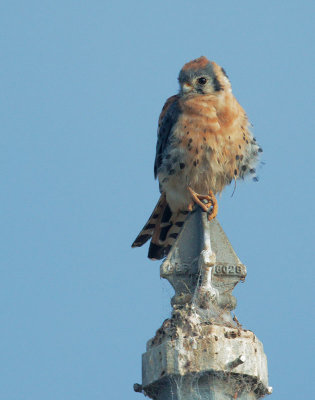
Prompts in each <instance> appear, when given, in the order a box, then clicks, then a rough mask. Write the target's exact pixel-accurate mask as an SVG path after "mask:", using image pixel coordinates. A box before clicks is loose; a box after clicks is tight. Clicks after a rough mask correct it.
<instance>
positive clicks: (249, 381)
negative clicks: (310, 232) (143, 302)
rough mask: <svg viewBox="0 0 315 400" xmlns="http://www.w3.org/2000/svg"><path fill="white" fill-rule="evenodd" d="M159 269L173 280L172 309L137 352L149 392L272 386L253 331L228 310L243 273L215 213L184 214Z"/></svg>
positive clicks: (244, 390) (187, 398) (255, 394)
mask: <svg viewBox="0 0 315 400" xmlns="http://www.w3.org/2000/svg"><path fill="white" fill-rule="evenodd" d="M161 277H163V278H165V279H167V280H168V281H169V282H170V283H171V285H172V286H173V287H174V290H175V295H174V297H173V298H172V300H171V304H172V306H173V312H172V316H171V318H169V319H167V320H165V321H164V322H163V324H162V326H161V328H160V329H158V330H157V332H156V335H155V337H154V338H152V339H150V340H149V341H148V343H147V351H146V353H144V354H143V358H142V385H139V384H136V385H135V390H136V391H139V392H141V391H142V392H144V393H145V394H146V395H147V396H149V397H150V398H152V399H156V400H168V399H172V400H197V399H200V400H208V399H209V400H210V399H211V400H227V399H229V400H230V399H241V400H249V399H251V400H252V399H258V398H260V397H263V396H264V395H266V394H270V393H271V392H272V389H271V387H269V386H268V371H267V359H266V356H265V354H264V351H263V346H262V343H261V342H260V341H259V340H258V339H257V337H256V336H255V334H254V333H253V332H251V331H249V330H245V329H243V328H242V326H241V325H240V323H239V322H238V321H237V319H236V318H235V317H234V318H232V316H231V310H233V309H234V308H235V307H236V299H235V297H234V296H233V295H232V290H233V288H234V287H235V286H236V285H237V283H238V282H239V281H240V280H244V279H245V277H246V267H245V265H243V264H242V263H241V261H240V260H239V258H238V257H237V255H236V254H235V252H234V250H233V248H232V246H231V244H230V242H229V240H228V239H227V237H226V235H225V233H224V232H223V230H222V228H221V226H220V224H219V223H218V221H217V220H213V221H211V222H208V220H207V216H206V214H205V213H204V212H202V211H201V210H200V209H199V208H197V209H196V210H195V211H194V212H193V213H191V214H190V216H189V217H188V219H187V222H186V223H185V225H184V226H183V229H182V231H181V233H180V235H179V237H178V239H177V241H176V243H175V244H174V246H173V248H172V250H171V252H170V253H169V255H168V257H167V258H166V259H165V261H164V262H163V264H162V265H161Z"/></svg>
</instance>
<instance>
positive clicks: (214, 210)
mask: <svg viewBox="0 0 315 400" xmlns="http://www.w3.org/2000/svg"><path fill="white" fill-rule="evenodd" d="M209 196H210V198H211V200H210V201H211V205H212V209H211V211H210V212H209V211H208V221H211V220H212V219H214V218H215V217H216V216H217V214H218V202H217V199H216V197H215V195H214V193H213V191H212V190H209Z"/></svg>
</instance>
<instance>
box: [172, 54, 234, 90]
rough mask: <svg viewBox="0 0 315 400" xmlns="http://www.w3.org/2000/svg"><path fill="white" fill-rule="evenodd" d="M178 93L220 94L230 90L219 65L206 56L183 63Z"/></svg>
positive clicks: (227, 80) (226, 78) (228, 82)
mask: <svg viewBox="0 0 315 400" xmlns="http://www.w3.org/2000/svg"><path fill="white" fill-rule="evenodd" d="M178 81H179V85H180V94H181V95H187V94H201V95H203V94H220V93H221V92H222V91H225V90H226V91H227V90H231V85H230V81H229V79H228V77H227V75H226V73H225V71H224V69H223V68H221V67H220V66H219V65H217V64H216V63H215V62H213V61H209V60H208V59H207V58H206V57H203V56H202V57H199V58H196V59H195V60H193V61H190V62H189V63H187V64H185V65H184V66H183V68H182V69H181V71H180V73H179V77H178Z"/></svg>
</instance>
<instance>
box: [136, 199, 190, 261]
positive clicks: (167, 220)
mask: <svg viewBox="0 0 315 400" xmlns="http://www.w3.org/2000/svg"><path fill="white" fill-rule="evenodd" d="M187 214H188V211H179V212H177V213H172V211H171V209H170V207H169V205H168V204H167V202H166V198H165V193H162V194H161V197H160V199H159V201H158V203H157V205H156V206H155V208H154V210H153V213H152V214H151V216H150V218H149V220H148V222H147V223H146V224H145V226H144V227H143V229H142V230H141V232H140V233H139V235H138V236H137V238H136V240H135V241H134V242H133V243H132V246H131V247H140V246H142V245H143V244H144V243H146V242H147V241H148V240H149V239H150V238H152V239H151V243H150V247H149V253H148V257H149V258H150V259H152V260H160V259H161V258H163V257H166V256H167V255H168V253H169V251H170V249H171V247H172V245H173V244H174V242H175V240H176V239H177V236H178V235H179V233H180V231H181V228H182V226H183V225H184V222H185V219H186V217H187Z"/></svg>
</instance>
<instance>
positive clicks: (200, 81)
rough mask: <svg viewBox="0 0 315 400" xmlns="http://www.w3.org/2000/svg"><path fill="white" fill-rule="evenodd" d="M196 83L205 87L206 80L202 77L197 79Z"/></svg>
mask: <svg viewBox="0 0 315 400" xmlns="http://www.w3.org/2000/svg"><path fill="white" fill-rule="evenodd" d="M198 83H200V85H205V84H206V83H207V79H206V78H204V77H202V78H199V79H198Z"/></svg>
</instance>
